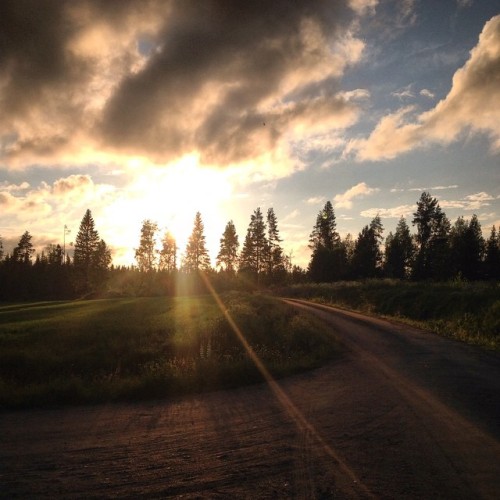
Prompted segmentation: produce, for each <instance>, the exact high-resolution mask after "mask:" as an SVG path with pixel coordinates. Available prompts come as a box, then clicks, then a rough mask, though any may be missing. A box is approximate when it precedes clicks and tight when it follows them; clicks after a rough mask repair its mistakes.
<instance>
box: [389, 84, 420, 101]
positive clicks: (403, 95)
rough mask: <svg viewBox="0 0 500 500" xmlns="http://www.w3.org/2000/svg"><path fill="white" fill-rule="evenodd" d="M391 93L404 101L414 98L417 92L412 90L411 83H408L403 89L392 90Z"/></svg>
mask: <svg viewBox="0 0 500 500" xmlns="http://www.w3.org/2000/svg"><path fill="white" fill-rule="evenodd" d="M391 95H392V96H394V97H397V98H398V99H399V100H401V101H402V100H404V99H413V98H414V97H415V92H413V90H411V84H410V85H407V86H406V87H403V88H402V89H399V90H395V91H394V92H391Z"/></svg>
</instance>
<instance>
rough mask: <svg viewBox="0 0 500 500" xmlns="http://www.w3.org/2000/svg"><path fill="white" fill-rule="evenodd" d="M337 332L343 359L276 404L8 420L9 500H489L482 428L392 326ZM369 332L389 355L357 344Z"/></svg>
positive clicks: (298, 383)
mask: <svg viewBox="0 0 500 500" xmlns="http://www.w3.org/2000/svg"><path fill="white" fill-rule="evenodd" d="M346 321H348V320H346ZM332 328H334V329H336V330H338V328H342V329H344V331H346V335H349V336H352V337H349V339H350V340H347V343H348V344H349V342H351V343H352V345H350V347H349V349H348V350H347V351H346V353H345V355H344V356H343V357H342V358H341V359H339V360H338V361H336V362H335V363H333V364H331V365H329V366H326V367H324V368H321V369H319V370H315V371H314V372H310V373H307V374H303V375H300V376H295V377H291V378H289V379H286V380H283V381H280V383H279V387H280V390H282V391H283V393H282V395H281V397H280V398H277V396H276V392H275V390H273V389H272V388H271V387H270V386H268V385H266V384H262V385H256V386H250V387H247V388H242V389H238V390H231V391H220V392H215V393H211V394H204V395H200V396H196V397H190V398H186V399H182V400H179V401H173V402H154V403H149V404H137V405H135V404H134V405H107V406H99V407H86V408H71V409H61V410H37V411H32V412H7V413H2V414H0V442H1V446H0V483H1V484H2V489H1V490H0V497H2V498H14V497H37V498H49V497H50V498H53V497H65V498H82V497H85V498H97V497H99V498H102V497H111V498H113V497H117V498H120V497H122V498H123V497H134V498H140V497H154V498H164V497H183V498H200V497H203V498H216V497H234V498H290V497H292V498H480V497H482V498H494V496H493V495H494V494H495V493H497V492H498V491H499V490H500V480H499V478H500V468H499V466H498V464H499V463H500V454H499V445H498V440H497V439H498V437H497V436H496V437H495V436H493V435H492V433H491V432H489V431H488V430H487V429H486V427H487V426H486V427H485V425H483V423H484V422H485V421H486V420H484V421H483V420H481V419H480V418H479V417H477V418H476V417H474V418H473V417H472V416H471V414H469V413H467V411H465V410H464V411H463V412H460V411H459V410H458V409H457V405H455V404H454V402H453V401H450V400H447V398H446V397H444V396H443V395H442V394H441V393H440V391H437V392H436V391H434V390H433V389H432V387H429V386H428V385H426V383H425V382H422V380H423V379H422V380H416V379H415V378H414V377H413V376H412V374H411V373H410V372H408V371H407V370H405V369H404V367H402V366H401V362H400V356H399V357H398V355H397V353H396V351H394V350H391V349H390V347H387V346H385V345H384V343H385V342H388V341H387V335H389V333H387V332H385V333H384V330H383V329H382V330H381V329H380V328H379V329H378V330H373V329H370V328H369V327H368V326H366V327H365V326H363V325H361V324H358V323H355V322H354V323H353V322H348V324H344V325H340V326H339V325H336V326H333V325H332ZM387 328H389V327H387ZM365 329H366V331H365ZM363 335H369V336H371V337H370V342H368V341H367V345H369V346H370V345H371V343H373V342H375V343H377V344H378V345H379V346H381V345H384V346H383V348H381V351H380V352H385V353H386V354H384V355H382V354H381V353H380V352H379V351H378V350H377V349H376V348H374V347H373V348H372V347H370V348H369V349H368V348H367V349H364V348H363V349H362V348H361V347H359V346H358V347H356V345H357V344H356V342H361V340H360V339H361V338H362V336H363ZM390 335H391V336H394V335H396V333H394V332H390ZM408 335H409V334H408ZM398 338H399V337H398ZM346 339H347V337H346ZM418 341H419V342H420V339H419V340H418ZM439 341H440V342H444V343H445V347H446V348H447V351H446V353H447V355H450V354H449V353H450V347H449V346H450V345H452V343H450V342H447V341H446V340H444V339H439ZM394 344H396V345H397V344H398V343H397V342H396V341H393V342H392V343H391V342H389V345H394ZM453 345H454V344H453ZM466 347H467V348H470V346H466ZM471 349H472V351H471V352H472V356H473V357H474V356H475V357H478V355H477V356H476V354H475V353H476V352H477V351H476V350H474V348H471ZM433 352H434V351H433ZM420 356H421V357H420V359H419V363H418V365H419V366H421V367H422V370H427V371H429V370H431V372H432V370H437V368H435V367H434V366H433V363H435V362H436V360H435V359H434V358H435V356H434V358H433V357H432V356H431V354H428V355H427V357H425V356H424V355H423V354H421V355H420ZM496 359H497V358H496ZM426 363H427V365H426V366H425V364H426ZM403 364H404V363H403ZM469 368H470V366H469ZM436 374H437V375H436V376H438V375H439V372H438V371H436ZM491 376H492V377H496V376H497V374H496V373H492V374H491ZM499 379H500V377H498V378H497V380H499ZM478 390H481V388H478ZM498 394H499V392H497V395H498ZM283 395H284V396H283ZM448 396H449V398H452V397H453V395H450V394H448ZM491 408H492V410H491V411H496V406H492V407H491ZM466 433H467V435H465V434H466Z"/></svg>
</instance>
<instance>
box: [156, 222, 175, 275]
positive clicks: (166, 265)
mask: <svg viewBox="0 0 500 500" xmlns="http://www.w3.org/2000/svg"><path fill="white" fill-rule="evenodd" d="M161 245H162V246H161V250H160V264H159V268H160V270H162V271H167V272H169V273H170V272H173V271H175V270H176V269H177V242H176V241H175V238H174V236H173V235H172V234H171V233H170V232H169V231H167V232H165V235H164V236H163V240H162V242H161Z"/></svg>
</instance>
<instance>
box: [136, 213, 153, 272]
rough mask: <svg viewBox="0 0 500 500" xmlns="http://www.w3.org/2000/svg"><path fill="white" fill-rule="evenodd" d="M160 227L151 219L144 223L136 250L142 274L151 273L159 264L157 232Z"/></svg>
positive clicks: (138, 265)
mask: <svg viewBox="0 0 500 500" xmlns="http://www.w3.org/2000/svg"><path fill="white" fill-rule="evenodd" d="M157 231H158V225H157V224H156V222H153V221H151V220H149V219H146V220H144V221H143V222H142V227H141V238H140V241H139V248H136V250H135V260H136V261H137V267H138V268H139V271H140V272H143V273H150V272H152V271H154V270H155V268H156V262H157V251H156V248H155V247H156V239H155V238H156V232H157Z"/></svg>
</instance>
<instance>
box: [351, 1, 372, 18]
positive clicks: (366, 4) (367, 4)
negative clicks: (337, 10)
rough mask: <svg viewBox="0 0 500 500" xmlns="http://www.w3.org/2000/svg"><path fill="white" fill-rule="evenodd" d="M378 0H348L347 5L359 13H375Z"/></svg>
mask: <svg viewBox="0 0 500 500" xmlns="http://www.w3.org/2000/svg"><path fill="white" fill-rule="evenodd" d="M377 5H378V0H349V7H350V8H351V9H353V10H354V11H355V12H357V13H358V14H360V15H363V14H366V13H370V14H373V13H375V8H376V7H377Z"/></svg>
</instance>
